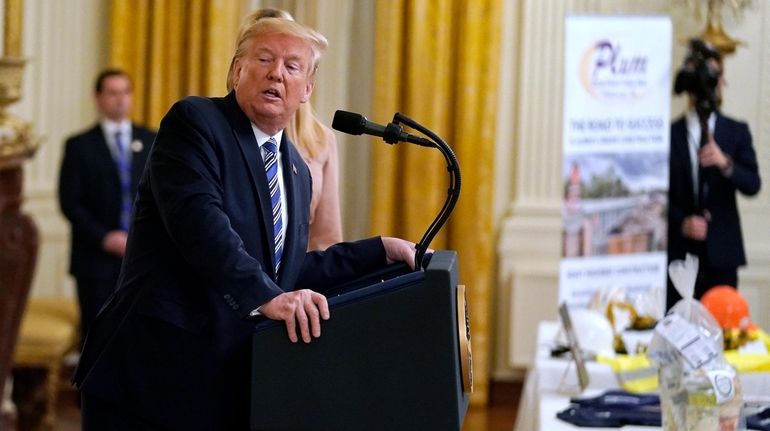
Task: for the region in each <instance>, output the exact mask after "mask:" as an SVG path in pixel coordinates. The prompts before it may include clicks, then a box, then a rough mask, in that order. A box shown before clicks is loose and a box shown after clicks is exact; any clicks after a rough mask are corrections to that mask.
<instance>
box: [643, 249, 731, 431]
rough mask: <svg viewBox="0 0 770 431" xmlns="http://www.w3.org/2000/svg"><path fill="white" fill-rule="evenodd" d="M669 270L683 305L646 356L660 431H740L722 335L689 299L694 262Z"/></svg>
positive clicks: (674, 311)
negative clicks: (655, 382) (653, 369)
mask: <svg viewBox="0 0 770 431" xmlns="http://www.w3.org/2000/svg"><path fill="white" fill-rule="evenodd" d="M668 270H669V276H670V277H671V281H672V283H673V284H674V287H675V288H676V289H677V291H678V292H679V294H680V295H681V296H682V299H681V300H680V301H679V302H677V303H676V304H675V305H674V306H673V307H672V308H671V310H670V311H669V313H668V315H667V316H666V318H664V319H663V320H661V322H660V323H659V324H658V325H659V326H658V327H656V330H655V333H654V334H653V337H652V342H651V344H650V349H649V351H648V355H649V357H650V359H651V360H652V362H653V363H654V364H656V365H657V366H658V367H659V370H658V377H659V384H660V403H661V410H662V415H663V418H662V419H663V429H664V430H672V431H673V430H688V431H689V430H692V431H695V430H698V431H734V430H744V429H746V428H745V419H744V418H743V417H742V412H741V407H742V394H741V387H740V380H739V378H738V375H737V373H736V372H735V370H734V369H733V368H732V367H731V366H730V365H729V364H728V363H727V362H726V361H725V359H724V355H723V351H722V329H721V328H720V327H719V324H718V323H717V322H716V321H715V320H714V318H713V317H712V316H711V313H709V311H708V310H707V309H706V308H705V307H703V305H701V303H700V302H698V301H697V300H696V299H695V298H693V293H694V290H695V278H696V276H697V274H698V259H697V258H696V257H694V256H691V255H687V258H686V260H685V261H674V262H671V264H670V265H669V268H668ZM661 325H662V326H661Z"/></svg>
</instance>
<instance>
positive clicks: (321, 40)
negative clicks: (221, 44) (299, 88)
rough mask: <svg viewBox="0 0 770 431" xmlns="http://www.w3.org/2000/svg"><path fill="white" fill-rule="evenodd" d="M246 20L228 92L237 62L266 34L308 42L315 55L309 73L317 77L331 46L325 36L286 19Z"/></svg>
mask: <svg viewBox="0 0 770 431" xmlns="http://www.w3.org/2000/svg"><path fill="white" fill-rule="evenodd" d="M246 19H247V21H246V22H245V23H244V25H243V26H242V27H241V30H240V33H239V35H238V41H237V42H236V45H235V53H234V54H233V59H232V61H231V62H230V70H229V71H228V72H227V91H231V90H232V89H233V86H234V85H235V83H234V80H235V76H234V75H235V62H236V60H237V59H239V58H241V57H243V56H244V55H245V54H246V48H247V46H248V42H249V41H251V40H252V39H255V38H257V37H259V36H262V35H265V34H284V35H289V36H294V37H297V38H300V39H302V40H304V41H305V42H307V43H308V45H310V50H311V51H312V53H313V60H312V64H311V67H310V70H309V71H308V73H309V75H310V77H314V76H315V72H316V70H318V63H319V62H320V61H321V56H322V55H323V53H324V51H325V50H326V47H327V46H328V45H329V43H328V42H327V41H326V37H324V35H322V34H321V33H319V32H317V31H315V30H313V29H312V28H310V27H306V26H304V25H302V24H300V23H298V22H296V21H294V20H290V19H286V18H278V17H259V18H256V19H254V18H253V16H252V15H250V16H249V17H247V18H246Z"/></svg>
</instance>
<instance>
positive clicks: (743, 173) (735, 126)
mask: <svg viewBox="0 0 770 431" xmlns="http://www.w3.org/2000/svg"><path fill="white" fill-rule="evenodd" d="M707 61H708V63H707V65H708V67H710V68H711V69H712V71H713V73H714V74H715V75H717V76H718V81H717V84H716V89H715V94H716V99H717V100H716V102H717V106H718V105H719V102H721V94H722V87H723V85H724V79H723V77H722V61H721V57H720V56H719V55H718V53H716V52H714V55H713V57H712V58H709V59H708V60H707ZM689 97H690V109H689V110H688V112H687V113H686V114H685V116H683V117H682V118H679V119H678V120H677V121H676V122H674V123H673V124H672V125H671V155H670V171H669V172H670V186H669V215H668V259H669V261H672V260H681V259H684V258H685V255H686V254H687V253H690V254H694V255H697V256H698V259H699V268H698V277H697V280H696V285H695V297H696V298H697V299H699V298H700V297H701V296H702V295H703V294H704V293H705V292H706V291H707V290H708V289H709V288H711V287H713V286H716V285H729V286H733V287H735V288H737V287H738V267H740V266H743V265H745V264H746V254H745V252H744V248H743V237H742V233H741V224H740V218H739V216H738V207H737V204H736V199H735V195H736V190H737V191H739V192H741V193H742V194H744V195H747V196H752V195H755V194H757V193H758V192H759V189H760V186H761V180H760V178H759V169H758V166H757V157H756V154H755V152H754V147H753V146H752V143H751V133H750V132H749V127H748V125H747V124H746V123H742V122H738V121H735V120H733V119H730V118H728V117H726V116H724V115H722V114H721V113H720V112H719V111H716V112H712V113H711V114H710V116H709V117H708V120H707V125H708V135H707V139H706V144H705V145H703V146H702V147H701V145H700V140H701V139H700V137H701V125H700V119H699V116H698V114H697V113H696V110H695V108H694V106H695V99H694V96H693V95H692V94H689ZM701 182H702V183H703V184H702V185H701ZM700 189H702V191H701V190H700ZM679 299H680V296H679V294H678V293H677V292H676V290H675V289H674V288H673V285H671V283H670V282H669V286H668V293H667V308H671V307H672V306H673V305H674V304H675V303H676V301H678V300H679Z"/></svg>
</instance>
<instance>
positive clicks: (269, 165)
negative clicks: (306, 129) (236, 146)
mask: <svg viewBox="0 0 770 431" xmlns="http://www.w3.org/2000/svg"><path fill="white" fill-rule="evenodd" d="M263 148H264V149H265V172H266V173H267V186H268V188H269V189H270V203H271V204H272V206H273V238H274V240H275V273H276V274H278V268H280V267H281V255H282V254H283V219H282V217H281V187H280V186H279V184H278V157H277V153H278V146H277V145H276V143H275V138H270V139H269V140H268V141H267V142H266V143H265V145H263Z"/></svg>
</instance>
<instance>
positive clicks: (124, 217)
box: [115, 130, 131, 232]
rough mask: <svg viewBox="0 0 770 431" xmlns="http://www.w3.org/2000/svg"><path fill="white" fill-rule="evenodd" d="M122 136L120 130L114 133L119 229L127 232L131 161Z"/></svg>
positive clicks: (129, 210)
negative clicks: (118, 185) (118, 180)
mask: <svg viewBox="0 0 770 431" xmlns="http://www.w3.org/2000/svg"><path fill="white" fill-rule="evenodd" d="M122 135H123V134H122V133H121V132H120V130H118V131H117V132H115V146H116V147H117V150H118V157H117V158H116V159H115V163H116V164H117V165H118V178H120V228H121V229H122V230H124V231H126V232H128V223H129V221H130V219H131V161H130V160H129V158H128V156H129V154H128V146H127V145H126V144H125V142H124V140H123V136H122Z"/></svg>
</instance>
